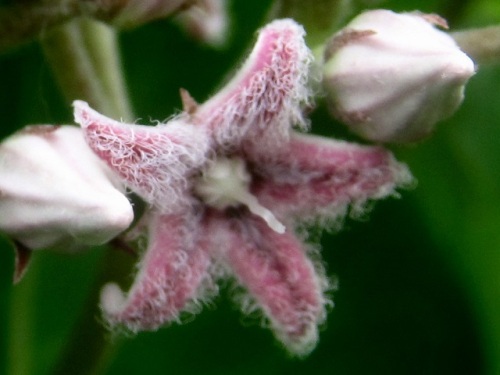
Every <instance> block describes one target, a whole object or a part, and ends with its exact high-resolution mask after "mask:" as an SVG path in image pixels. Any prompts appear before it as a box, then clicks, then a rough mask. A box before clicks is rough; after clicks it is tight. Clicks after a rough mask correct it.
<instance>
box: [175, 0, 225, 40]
mask: <svg viewBox="0 0 500 375" xmlns="http://www.w3.org/2000/svg"><path fill="white" fill-rule="evenodd" d="M177 21H178V22H179V23H180V24H181V26H182V27H183V28H184V29H185V30H186V31H187V32H188V33H189V34H191V35H192V36H193V37H194V38H196V39H198V40H199V41H201V42H204V43H207V44H210V45H211V46H213V47H220V46H223V45H224V43H225V42H226V41H227V37H228V28H229V17H228V12H227V1H226V0H197V1H196V2H195V3H193V4H192V5H191V6H190V7H188V8H187V9H186V10H185V11H183V12H182V13H180V14H179V16H178V17H177Z"/></svg>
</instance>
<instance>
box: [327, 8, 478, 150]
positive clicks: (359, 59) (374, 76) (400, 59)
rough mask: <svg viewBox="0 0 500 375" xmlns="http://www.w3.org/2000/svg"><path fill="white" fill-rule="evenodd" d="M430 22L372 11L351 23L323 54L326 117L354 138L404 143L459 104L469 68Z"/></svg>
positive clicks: (420, 17) (414, 15)
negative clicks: (329, 113)
mask: <svg viewBox="0 0 500 375" xmlns="http://www.w3.org/2000/svg"><path fill="white" fill-rule="evenodd" d="M436 25H438V26H442V27H446V21H445V20H443V19H442V18H440V17H439V16H436V15H423V14H420V13H405V14H396V13H393V12H391V11H388V10H374V11H368V12H365V13H363V14H361V15H359V16H358V17H356V18H355V19H354V20H353V21H352V22H351V23H350V24H349V25H347V27H346V28H344V29H343V30H341V31H340V32H339V33H337V34H336V35H335V36H334V37H333V38H332V40H331V41H330V43H329V45H328V46H327V48H326V51H325V65H324V86H325V89H326V91H327V98H328V100H329V106H330V109H331V111H332V113H333V114H334V115H335V116H337V117H338V118H339V119H340V120H341V121H343V122H344V123H346V124H347V125H348V126H349V127H350V129H351V130H352V131H353V132H355V133H357V134H358V135H360V136H362V137H364V138H366V139H369V140H372V141H381V142H411V141H416V140H419V139H421V138H423V137H425V136H427V135H428V134H429V133H431V132H432V130H433V129H434V126H435V124H436V122H438V121H440V120H442V119H445V118H446V117H449V116H450V115H451V114H452V113H453V112H454V111H455V110H456V109H457V108H458V106H459V105H460V103H461V102H462V100H463V92H464V86H465V84H466V82H467V80H468V79H469V78H470V77H471V76H472V75H473V74H474V63H473V62H472V60H471V59H470V58H469V57H468V56H467V55H466V54H464V53H463V52H462V51H461V50H460V49H459V48H458V46H457V45H456V43H455V41H454V40H453V39H452V38H451V37H450V36H449V35H448V34H446V33H445V32H443V31H440V30H438V29H437V28H436V27H435V26H436Z"/></svg>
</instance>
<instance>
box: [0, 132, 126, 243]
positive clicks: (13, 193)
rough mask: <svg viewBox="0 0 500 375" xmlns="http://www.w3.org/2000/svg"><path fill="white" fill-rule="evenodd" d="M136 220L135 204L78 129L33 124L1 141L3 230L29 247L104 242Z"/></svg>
mask: <svg viewBox="0 0 500 375" xmlns="http://www.w3.org/2000/svg"><path fill="white" fill-rule="evenodd" d="M132 219H133V211H132V206H131V204H130V202H129V201H128V199H127V198H126V197H125V195H124V194H123V192H122V190H121V187H120V185H118V184H117V182H116V180H115V177H114V175H113V174H112V173H111V171H110V170H109V169H108V167H107V166H106V165H104V164H103V163H102V162H101V161H100V160H99V159H98V158H97V156H95V155H94V153H93V152H92V151H91V150H90V149H89V148H88V146H87V144H86V143H85V140H84V138H83V133H82V132H81V130H80V129H79V128H76V127H72V126H61V127H54V126H49V125H47V126H33V127H28V128H26V129H25V130H22V131H20V132H18V133H16V134H14V135H13V136H11V137H9V138H7V139H6V140H5V141H3V142H2V143H1V144H0V230H1V231H2V232H4V233H6V234H7V235H9V236H10V237H11V238H12V239H13V240H14V241H15V242H16V243H18V244H19V245H20V246H21V247H23V248H24V249H29V250H36V249H44V248H52V249H59V250H76V249H78V248H79V247H83V246H90V245H98V244H102V243H105V242H107V241H109V240H111V239H112V238H114V237H115V236H117V235H118V234H119V233H120V232H122V231H123V230H125V229H127V228H128V226H129V225H130V223H131V222H132Z"/></svg>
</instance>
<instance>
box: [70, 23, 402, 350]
mask: <svg viewBox="0 0 500 375" xmlns="http://www.w3.org/2000/svg"><path fill="white" fill-rule="evenodd" d="M303 36H304V30H303V29H302V27H301V26H299V25H297V24H296V23H295V22H294V21H292V20H278V21H274V22H272V23H271V24H269V25H268V26H266V27H264V28H263V29H262V30H261V31H260V33H259V38H258V40H257V43H256V45H255V47H254V50H253V51H252V53H251V54H250V56H249V58H248V59H247V61H246V63H245V64H244V65H243V67H242V68H241V70H240V72H239V73H238V74H237V75H236V76H235V77H234V78H233V79H232V81H230V82H229V83H228V84H227V85H226V87H225V88H224V89H223V90H222V91H220V92H219V93H218V94H216V95H215V96H214V97H212V98H211V99H210V100H208V101H207V102H205V103H204V104H201V105H198V104H197V103H196V102H195V101H194V100H193V99H192V98H191V97H190V96H189V95H188V94H187V92H186V91H182V92H181V94H182V97H183V102H184V107H185V108H184V109H185V110H184V112H183V113H181V114H180V115H179V116H177V117H176V118H174V119H172V120H170V121H169V122H168V123H167V124H161V125H158V126H156V127H151V126H141V125H128V124H122V123H119V122H116V121H113V120H111V119H108V118H106V117H104V116H102V115H100V114H98V113H97V112H95V111H94V110H92V109H90V108H89V107H88V106H87V105H86V103H83V102H75V118H76V121H77V122H78V123H80V124H81V125H82V127H83V128H84V129H85V134H86V138H87V142H88V144H89V145H90V147H91V148H92V149H93V150H94V151H95V152H96V154H97V155H99V156H100V157H101V158H102V159H103V160H105V161H106V162H107V163H108V165H109V166H110V167H111V168H112V169H114V170H115V171H116V172H117V173H118V174H119V175H120V176H121V177H122V179H123V181H124V182H125V184H126V185H128V186H129V187H130V189H132V190H133V191H134V192H136V193H137V194H138V195H140V196H141V197H142V198H143V199H144V200H145V201H146V202H148V203H149V204H150V208H149V210H148V212H147V214H146V218H145V219H144V220H143V223H144V222H145V225H146V227H147V234H148V246H147V249H146V250H145V253H144V254H143V256H142V260H141V262H140V264H139V267H138V269H139V270H138V274H137V276H136V278H135V282H134V284H133V285H132V287H131V289H130V291H129V292H128V295H126V296H125V295H124V294H123V293H122V291H121V290H120V289H119V287H118V286H116V285H115V284H109V285H107V286H106V287H105V288H104V289H103V293H102V308H103V310H104V315H105V318H106V319H107V321H108V322H109V324H110V325H111V326H125V327H126V328H128V329H129V330H131V331H134V332H136V331H140V330H154V329H156V328H158V327H159V326H161V325H162V324H164V323H165V322H170V321H173V320H177V319H178V318H179V314H180V313H181V312H183V311H190V312H193V311H196V309H197V307H198V306H199V305H200V303H201V302H202V301H205V300H206V299H207V298H208V297H210V296H212V295H213V294H214V293H215V292H217V286H216V283H215V281H216V279H217V278H220V277H225V276H226V275H228V274H230V275H233V276H234V278H235V279H236V281H237V282H238V283H239V284H241V286H242V287H243V288H244V289H245V290H246V291H248V295H247V296H246V297H244V298H240V301H241V303H242V305H243V308H244V310H252V309H257V308H258V309H260V310H261V311H262V312H263V314H264V315H265V317H266V318H267V320H268V321H269V323H270V327H271V328H272V330H273V331H274V333H275V335H276V337H277V338H278V340H280V341H281V342H282V343H283V344H284V345H285V346H286V347H287V348H288V350H290V351H291V352H292V353H294V354H298V355H304V354H307V353H308V352H310V351H311V350H312V349H313V348H314V346H315V344H316V342H317V339H318V332H317V326H318V324H320V323H321V322H322V321H323V320H324V318H325V305H326V304H327V303H328V299H327V298H326V297H325V295H324V292H325V290H326V289H328V281H327V280H326V278H325V276H324V271H323V267H322V265H321V264H320V263H319V262H318V261H312V260H311V258H310V255H311V253H313V252H314V250H313V249H312V247H311V246H308V245H306V244H305V242H304V238H303V237H304V235H303V233H304V231H303V230H301V229H302V228H303V223H306V224H313V223H315V224H317V223H319V224H322V225H326V224H332V223H335V222H338V221H339V220H341V218H342V217H344V216H345V215H346V213H348V211H349V210H351V212H354V213H360V212H361V211H362V210H363V207H364V206H365V203H366V202H367V201H369V200H373V199H379V198H383V197H386V196H389V195H391V194H393V193H394V189H395V187H397V186H400V185H402V184H405V183H407V182H408V181H409V179H410V175H409V173H408V171H407V169H406V167H405V166H404V165H401V164H398V163H397V162H396V161H395V160H394V158H393V157H392V155H391V154H390V153H389V152H387V151H386V150H384V149H382V148H378V147H367V146H359V145H355V144H348V143H345V142H340V141H334V140H328V139H324V138H321V137H316V136H311V135H305V134H299V133H297V132H295V131H292V130H291V127H292V126H293V125H295V126H299V127H302V128H303V129H304V128H306V127H307V121H306V119H305V118H304V116H303V111H302V110H303V108H304V107H305V106H308V105H310V99H311V96H312V93H311V91H310V89H309V87H310V85H309V82H308V77H309V76H310V74H309V73H310V64H311V62H312V56H311V53H310V51H309V50H308V48H307V47H306V45H305V43H304V40H303ZM297 233H301V235H297ZM313 258H315V257H314V256H313Z"/></svg>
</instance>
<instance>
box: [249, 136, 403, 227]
mask: <svg viewBox="0 0 500 375" xmlns="http://www.w3.org/2000/svg"><path fill="white" fill-rule="evenodd" d="M248 158H250V160H253V162H254V163H256V165H258V167H257V168H256V170H255V175H256V177H255V179H254V184H253V187H252V191H253V193H254V194H255V195H256V196H257V197H258V199H259V201H260V202H261V203H262V204H263V205H264V206H266V207H269V208H270V209H271V210H272V211H273V212H274V213H275V214H277V215H278V217H286V216H287V215H290V214H292V215H293V214H295V215H298V216H300V219H301V220H304V219H308V218H315V219H317V218H318V217H319V218H327V219H331V220H337V219H342V217H343V216H345V214H346V213H347V210H348V208H349V207H351V211H352V214H354V215H359V214H361V213H362V212H363V210H364V207H365V206H366V202H367V201H369V200H374V199H381V198H385V197H388V196H390V195H394V194H395V189H396V188H397V187H401V186H404V185H407V184H409V183H410V182H411V181H412V177H411V175H410V173H409V171H408V169H407V167H406V166H405V165H404V164H401V163H398V162H397V161H396V160H395V159H394V157H393V156H392V154H391V153H390V152H389V151H387V150H385V149H384V148H381V147H373V146H361V145H356V144H353V143H347V142H343V141H337V140H327V139H325V138H321V137H317V136H311V135H302V134H294V135H293V136H292V139H291V141H290V143H289V144H288V148H287V149H286V150H283V151H282V152H279V153H276V154H275V155H274V156H272V157H268V156H262V155H254V154H250V155H249V156H248Z"/></svg>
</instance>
